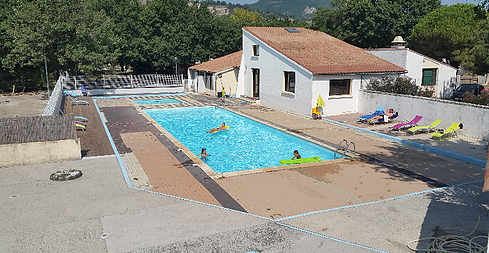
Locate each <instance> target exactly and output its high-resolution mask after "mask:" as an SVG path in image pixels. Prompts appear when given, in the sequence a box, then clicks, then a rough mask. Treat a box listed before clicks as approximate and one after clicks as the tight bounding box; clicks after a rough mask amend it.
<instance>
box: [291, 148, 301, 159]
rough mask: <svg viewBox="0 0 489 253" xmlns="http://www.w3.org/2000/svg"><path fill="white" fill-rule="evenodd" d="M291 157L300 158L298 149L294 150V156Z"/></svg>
mask: <svg viewBox="0 0 489 253" xmlns="http://www.w3.org/2000/svg"><path fill="white" fill-rule="evenodd" d="M292 159H301V155H300V154H299V151H298V150H294V157H292Z"/></svg>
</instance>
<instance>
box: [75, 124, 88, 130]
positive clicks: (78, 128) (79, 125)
mask: <svg viewBox="0 0 489 253" xmlns="http://www.w3.org/2000/svg"><path fill="white" fill-rule="evenodd" d="M75 127H76V130H82V131H85V130H87V126H85V125H83V124H79V123H76V125H75Z"/></svg>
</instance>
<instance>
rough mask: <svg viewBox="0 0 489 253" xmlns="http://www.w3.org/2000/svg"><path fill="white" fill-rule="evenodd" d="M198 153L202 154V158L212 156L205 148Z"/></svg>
mask: <svg viewBox="0 0 489 253" xmlns="http://www.w3.org/2000/svg"><path fill="white" fill-rule="evenodd" d="M198 155H199V156H200V158H201V159H207V157H208V156H210V155H209V154H207V150H206V149H205V148H203V149H202V153H200V154H198Z"/></svg>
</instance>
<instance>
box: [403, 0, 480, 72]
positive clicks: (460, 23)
mask: <svg viewBox="0 0 489 253" xmlns="http://www.w3.org/2000/svg"><path fill="white" fill-rule="evenodd" d="M485 18H486V11H485V10H484V9H482V8H480V7H478V6H475V5H473V4H456V5H451V6H442V7H441V8H439V9H437V10H435V11H433V12H431V13H429V14H427V15H426V16H425V17H424V18H423V19H421V20H420V21H419V23H418V24H417V25H416V26H415V27H414V28H413V31H412V34H411V38H410V41H411V45H412V47H413V49H414V50H416V51H418V52H420V53H423V54H426V55H428V56H430V57H433V58H435V59H442V58H445V59H447V60H449V61H450V62H451V64H452V65H453V66H454V67H458V66H459V64H462V65H463V67H464V68H465V69H472V67H473V66H474V63H473V59H472V55H471V50H472V48H473V46H474V43H475V40H474V39H475V37H474V34H475V33H476V32H477V31H478V30H479V28H480V25H481V22H482V21H483V20H485Z"/></svg>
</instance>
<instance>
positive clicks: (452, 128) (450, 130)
mask: <svg viewBox="0 0 489 253" xmlns="http://www.w3.org/2000/svg"><path fill="white" fill-rule="evenodd" d="M461 128H463V125H462V123H456V122H453V123H452V125H451V126H450V127H449V128H447V129H445V130H443V132H434V133H433V134H432V135H431V138H433V139H434V138H438V140H441V138H443V137H444V136H448V137H453V135H456V134H457V131H458V130H459V129H461Z"/></svg>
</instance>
